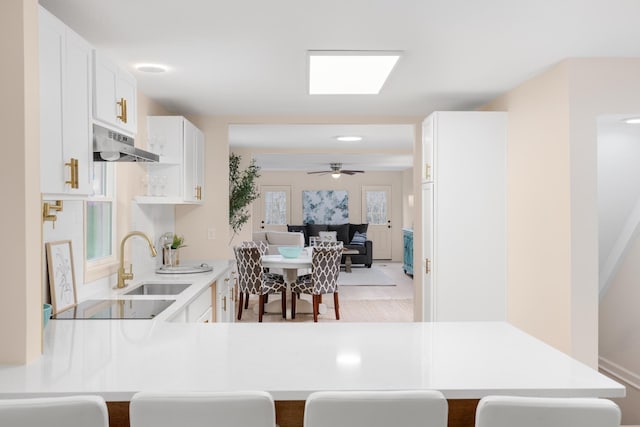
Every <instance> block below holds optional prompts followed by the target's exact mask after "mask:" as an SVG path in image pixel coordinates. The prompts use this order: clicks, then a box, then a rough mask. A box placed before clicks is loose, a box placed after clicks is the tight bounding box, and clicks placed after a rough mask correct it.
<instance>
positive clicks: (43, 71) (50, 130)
mask: <svg viewBox="0 0 640 427" xmlns="http://www.w3.org/2000/svg"><path fill="white" fill-rule="evenodd" d="M39 67H40V68H39V74H40V170H41V172H40V191H41V192H42V193H45V194H47V195H55V196H56V197H58V198H65V197H66V196H73V197H76V196H86V195H88V194H89V192H90V191H91V186H90V170H91V167H90V166H91V163H92V131H91V46H90V45H89V44H88V43H87V42H86V41H85V40H84V39H82V37H80V36H79V35H78V34H76V33H75V32H73V31H72V30H71V29H70V28H68V27H67V26H66V25H64V23H62V22H61V21H60V20H59V19H57V18H56V17H55V16H53V15H52V14H51V13H49V12H48V11H47V10H46V9H44V8H42V7H40V9H39Z"/></svg>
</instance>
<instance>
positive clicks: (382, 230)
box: [362, 185, 393, 259]
mask: <svg viewBox="0 0 640 427" xmlns="http://www.w3.org/2000/svg"><path fill="white" fill-rule="evenodd" d="M362 222H363V223H367V224H369V227H368V228H367V239H368V240H371V241H372V242H373V258H374V259H391V227H392V226H393V221H392V218H391V186H390V185H365V186H363V187H362Z"/></svg>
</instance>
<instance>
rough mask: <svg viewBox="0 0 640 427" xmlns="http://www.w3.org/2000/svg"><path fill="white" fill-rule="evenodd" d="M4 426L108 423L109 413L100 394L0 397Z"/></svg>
mask: <svg viewBox="0 0 640 427" xmlns="http://www.w3.org/2000/svg"><path fill="white" fill-rule="evenodd" d="M0 426H20V427H43V426H64V427H108V426H109V415H108V412H107V404H106V403H105V401H104V399H103V398H102V397H100V396H67V397H40V398H34V399H7V400H4V399H0Z"/></svg>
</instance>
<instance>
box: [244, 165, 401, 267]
mask: <svg viewBox="0 0 640 427" xmlns="http://www.w3.org/2000/svg"><path fill="white" fill-rule="evenodd" d="M243 158H244V157H243ZM402 181H403V172H373V171H372V172H366V173H364V174H358V175H353V176H347V175H343V176H341V177H340V178H339V179H333V178H331V175H322V176H320V175H308V174H307V173H306V172H262V173H261V177H260V178H259V180H258V183H259V185H260V186H263V185H277V186H289V187H290V188H291V222H290V224H302V192H303V191H305V190H346V191H347V192H348V197H349V222H350V223H351V224H360V223H362V222H366V221H363V218H362V187H363V186H365V185H389V186H390V187H391V199H392V200H391V205H390V206H391V215H392V224H393V225H394V226H392V229H391V230H392V237H391V239H392V247H391V255H392V260H393V261H402V206H403V195H404V189H403V185H402ZM261 211H262V199H261V198H260V199H258V200H256V202H255V203H254V205H253V214H252V218H253V229H254V230H258V229H259V225H260V224H259V222H260V220H261V219H262V214H261ZM285 230H286V229H285ZM249 238H250V236H249Z"/></svg>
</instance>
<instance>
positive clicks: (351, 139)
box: [336, 135, 362, 142]
mask: <svg viewBox="0 0 640 427" xmlns="http://www.w3.org/2000/svg"><path fill="white" fill-rule="evenodd" d="M336 139H337V140H338V141H342V142H356V141H362V137H361V136H355V135H354V136H336Z"/></svg>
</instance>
